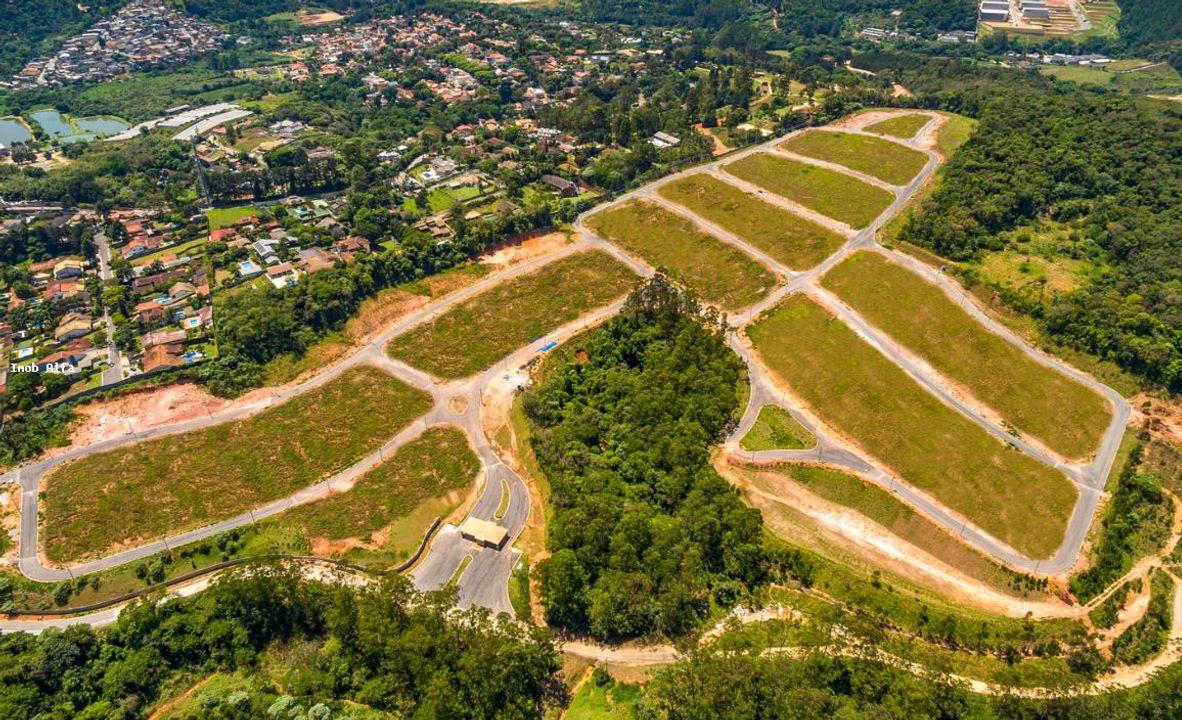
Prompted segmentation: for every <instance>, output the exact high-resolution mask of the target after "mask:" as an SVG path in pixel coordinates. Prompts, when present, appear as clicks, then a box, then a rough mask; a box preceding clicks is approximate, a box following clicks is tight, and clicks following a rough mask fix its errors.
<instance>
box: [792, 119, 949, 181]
mask: <svg viewBox="0 0 1182 720" xmlns="http://www.w3.org/2000/svg"><path fill="white" fill-rule="evenodd" d="M888 122H889V121H888ZM780 147H781V148H783V149H785V150H790V151H792V152H794V153H796V154H797V155H804V156H805V157H811V158H816V159H818V160H825V161H827V162H831V163H837V164H838V165H842V166H844V167H848V168H850V169H851V170H857V171H858V172H862V173H866V174H867V175H869V176H871V177H876V178H878V179H879V180H882V181H883V182H888V183H891V184H892V185H906V184H907V183H909V182H911V179H912V178H914V177H915V176H916V175H918V174H919V171H920V170H923V166H924V165H926V164H927V161H928V156H927V154H926V153H922V152H920V151H918V150H912V149H911V148H909V147H905V146H903V145H900V144H899V143H897V142H893V141H891V140H883V139H882V138H876V137H870V136H869V135H860V134H857V133H844V132H831V131H827V130H811V131H809V132H806V133H803V134H801V135H797V136H795V137H791V138H788V139H787V140H785V141H784V142H782V143H780Z"/></svg>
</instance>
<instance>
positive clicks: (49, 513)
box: [42, 367, 431, 562]
mask: <svg viewBox="0 0 1182 720" xmlns="http://www.w3.org/2000/svg"><path fill="white" fill-rule="evenodd" d="M430 406H431V399H430V397H429V396H428V395H427V394H426V393H424V392H422V391H420V390H416V389H415V388H412V387H410V386H409V385H405V384H403V383H401V382H399V381H398V380H396V379H394V378H392V377H390V376H389V375H387V374H386V373H383V372H381V371H380V370H377V369H375V368H369V367H364V368H356V369H353V370H350V371H348V372H347V373H345V374H343V375H342V376H341V377H339V378H337V379H335V380H333V381H332V382H330V383H328V384H326V385H324V386H323V387H321V388H318V389H316V390H312V391H309V392H307V393H305V394H303V395H300V396H298V397H296V398H294V399H292V400H289V401H288V402H286V403H284V404H282V405H279V406H278V407H274V408H271V409H269V410H266V411H264V412H261V413H259V414H257V415H255V416H253V417H250V418H247V419H245V420H239V421H236V422H231V423H224V424H221V425H216V426H214V427H210V428H206V429H203V430H197V431H194V432H189V433H183V434H180V435H174V436H170V437H164V438H160V439H156V440H149V441H146V442H142V443H138V444H136V445H132V446H129V447H125V448H119V449H117V450H112V451H110V452H105V453H101V454H98V455H91V456H89V457H86V458H83V459H81V460H78V461H75V462H72V463H69V464H66V465H63V466H62V467H60V468H59V469H57V470H55V471H53V472H52V473H51V474H50V476H48V477H47V478H46V480H45V491H44V493H43V501H44V502H43V507H44V518H43V526H42V531H43V537H44V543H45V552H46V555H47V556H48V557H49V559H50V560H52V561H54V562H71V561H75V560H80V559H83V558H87V557H91V556H94V555H97V554H101V553H103V552H104V551H107V550H110V549H112V548H117V547H119V546H130V545H137V544H140V543H143V542H148V541H151V540H154V539H157V538H160V537H164V536H167V535H171V534H175V533H178V532H183V531H185V530H190V529H192V528H195V527H200V526H202V525H207V524H209V523H211V522H214V521H217V520H221V519H224V518H227V517H231V516H233V515H236V514H238V513H241V512H244V511H246V510H248V509H249V508H251V507H254V506H256V505H260V504H262V503H265V502H268V501H270V500H275V499H277V498H281V497H284V496H286V495H290V494H291V493H293V492H295V491H296V490H299V489H300V488H303V487H307V486H308V485H311V484H313V483H315V482H317V481H319V480H323V479H324V478H326V477H328V476H330V475H332V474H333V473H334V472H337V471H339V470H342V469H344V468H346V467H348V466H349V465H351V464H353V463H354V462H356V461H357V460H359V459H361V458H362V457H364V456H365V455H366V454H367V453H370V452H372V451H374V450H376V449H377V448H378V446H380V445H381V444H382V443H383V442H384V441H385V440H387V439H388V438H389V437H391V436H392V435H394V434H395V433H396V432H397V430H398V429H399V428H401V427H403V426H405V425H406V424H408V423H409V422H410V421H411V420H412V419H413V418H415V417H417V416H419V415H421V414H423V413H425V412H426V411H427V410H428V409H429V408H430Z"/></svg>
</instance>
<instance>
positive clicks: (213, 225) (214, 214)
mask: <svg viewBox="0 0 1182 720" xmlns="http://www.w3.org/2000/svg"><path fill="white" fill-rule="evenodd" d="M258 213H259V211H258V209H257V208H255V206H254V205H238V206H236V207H227V208H210V209H209V210H206V211H205V217H206V219H207V220H208V221H209V229H210V230H217V229H219V228H224V227H229V226H230V225H233V224H234V223H236V222H238V221H239V220H244V219H246V218H250V217H257V216H258Z"/></svg>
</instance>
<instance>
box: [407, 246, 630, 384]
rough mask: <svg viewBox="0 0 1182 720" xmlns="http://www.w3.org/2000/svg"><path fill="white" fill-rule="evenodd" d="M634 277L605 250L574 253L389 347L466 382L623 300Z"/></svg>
mask: <svg viewBox="0 0 1182 720" xmlns="http://www.w3.org/2000/svg"><path fill="white" fill-rule="evenodd" d="M635 280H636V277H635V276H634V275H633V274H632V273H631V272H629V271H628V269H627V268H625V267H624V266H623V265H621V264H620V263H619V262H618V261H616V260H615V259H614V258H612V257H611V256H610V255H607V254H606V253H602V252H586V253H579V254H577V255H573V256H571V257H568V258H564V259H562V260H559V261H557V262H553V263H550V264H549V265H546V266H545V267H543V268H542V269H541V270H538V271H536V272H533V273H530V274H529V275H524V276H521V277H517V278H514V279H512V280H509V281H507V282H504V283H502V284H500V285H498V286H496V287H494V288H493V289H491V290H488V291H486V292H484V293H482V294H480V295H477V296H476V297H474V298H471V299H469V300H466V301H464V302H462V303H459V304H457V305H455V306H453V307H452V308H450V309H449V310H447V311H446V312H444V313H443V314H442V315H440V316H439V317H437V318H435V319H434V320H432V321H431V322H428V323H424V324H423V325H419V326H418V327H416V328H414V329H412V330H411V331H409V332H407V333H404V334H402V335H399V336H398V337H396V338H394V339H393V340H392V341H390V345H389V346H388V350H389V352H390V355H391V356H392V357H394V358H396V359H398V360H402V361H404V362H407V363H409V364H411V365H413V366H415V367H417V368H419V369H422V370H426V371H427V372H429V373H432V374H433V375H435V376H437V377H441V378H453V379H454V378H463V377H468V376H469V375H473V374H475V373H477V372H479V371H480V370H483V369H485V368H487V367H489V366H490V365H492V364H493V363H495V362H496V361H497V360H500V359H501V358H503V357H505V356H506V355H509V354H510V353H512V352H513V351H514V350H516V349H518V348H520V347H522V346H523V345H525V344H526V343H528V342H529V341H531V340H533V339H534V338H537V337H539V336H541V335H543V334H545V333H547V332H549V331H550V330H553V329H554V328H556V327H558V326H560V325H564V324H566V323H568V322H571V321H573V320H576V319H578V317H579V316H580V315H583V314H585V313H587V312H588V311H590V310H592V309H594V308H597V307H599V306H601V305H605V304H607V303H608V302H609V301H611V300H612V299H614V298H617V297H619V296H620V295H623V294H624V293H625V292H627V291H628V289H629V288H631V287H632V284H633V282H634V281H635Z"/></svg>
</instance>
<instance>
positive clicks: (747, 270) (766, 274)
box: [587, 201, 776, 310]
mask: <svg viewBox="0 0 1182 720" xmlns="http://www.w3.org/2000/svg"><path fill="white" fill-rule="evenodd" d="M587 224H588V225H589V226H590V227H591V229H592V230H594V231H595V232H596V234H598V235H599V236H600V237H602V238H603V239H605V240H610V241H611V242H613V243H615V244H617V245H619V246H621V247H623V248H624V249H626V250H629V251H631V252H634V253H636V254H637V255H639V256H641V257H643V258H644V259H645V261H647V262H648V264H650V265H652V266H653V267H657V268H664V269H665V270H668V271H669V273H670V274H671V275H672V276H673V277H675V278H677V279H678V280H680V281H681V282H683V283H685V284H686V285H687V286H689V288H690V289H691V290H693V291H694V292H696V293H698V294H699V295H701V297H702V298H703V299H704V300H706V301H707V302H710V303H713V304H715V305H719V306H721V307H723V308H724V309H727V310H737V309H739V308H743V307H747V306H748V305H751V304H752V303H754V302H756V301H758V300H759V299H760V298H763V297H764V296H766V295H767V294H768V292H770V291H771V290H772V288H774V287H775V286H776V278H775V276H774V275H772V273H771V272H770V271H769V270H768V269H767V268H765V267H763V265H760V264H759V263H758V262H756V261H755V260H754V259H752V258H751V257H750V256H749V255H747V254H745V253H743V252H742V251H740V250H737V249H735V248H734V247H732V246H731V245H728V244H726V243H725V242H723V241H722V240H719V239H718V238H716V237H714V236H713V235H708V234H706V233H704V232H702V231H701V230H699V229H698V227H697V225H695V224H694V223H693V222H691V221H689V220H686V219H685V218H683V217H681V216H680V215H675V214H673V213H671V212H669V211H668V210H666V209H665V208H663V207H661V206H659V205H654V204H652V203H647V202H643V201H633V202H629V203H626V204H624V205H620V206H618V207H614V208H612V209H611V210H608V211H606V212H601V213H597V214H595V215H593V216H592V217H591V218H589V219H588V220H587Z"/></svg>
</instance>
